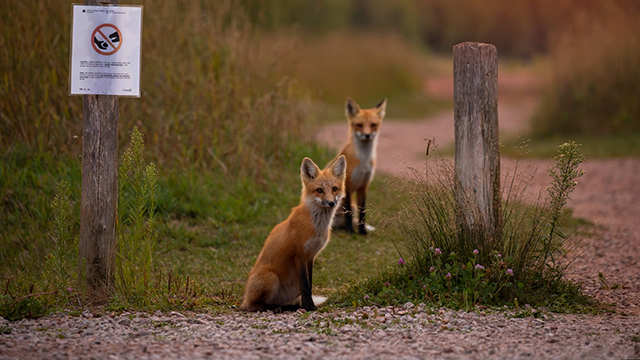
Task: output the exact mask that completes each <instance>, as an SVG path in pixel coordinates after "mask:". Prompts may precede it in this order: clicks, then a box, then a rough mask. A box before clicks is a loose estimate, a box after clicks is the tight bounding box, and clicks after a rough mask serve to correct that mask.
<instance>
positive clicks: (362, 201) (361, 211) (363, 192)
mask: <svg viewBox="0 0 640 360" xmlns="http://www.w3.org/2000/svg"><path fill="white" fill-rule="evenodd" d="M366 202H367V189H366V188H363V189H360V190H358V230H359V231H360V234H361V235H367V228H366V227H365V225H364V219H365V214H366V212H367V211H366Z"/></svg>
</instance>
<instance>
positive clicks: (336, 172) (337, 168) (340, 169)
mask: <svg viewBox="0 0 640 360" xmlns="http://www.w3.org/2000/svg"><path fill="white" fill-rule="evenodd" d="M331 172H332V173H333V176H335V177H337V178H339V179H343V178H344V177H345V175H346V174H347V158H345V157H344V155H340V156H339V157H338V158H337V159H335V160H334V161H333V164H331Z"/></svg>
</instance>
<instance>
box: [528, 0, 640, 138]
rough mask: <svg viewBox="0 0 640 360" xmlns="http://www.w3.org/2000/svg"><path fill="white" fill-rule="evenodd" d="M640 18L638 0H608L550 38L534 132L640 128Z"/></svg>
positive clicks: (580, 13)
mask: <svg viewBox="0 0 640 360" xmlns="http://www.w3.org/2000/svg"><path fill="white" fill-rule="evenodd" d="M639 18H640V6H639V5H638V2H636V1H610V2H606V3H604V4H600V5H599V6H594V7H593V8H592V9H591V10H590V11H587V10H583V11H578V12H576V14H575V16H574V17H573V18H572V20H571V21H570V22H569V24H568V26H567V27H566V28H565V29H564V31H563V32H561V33H560V34H559V35H558V36H557V37H556V38H555V39H554V40H555V41H554V43H553V46H552V50H551V63H552V64H551V67H552V69H551V70H552V74H551V78H550V81H549V83H548V86H547V88H546V90H545V94H544V99H543V103H542V106H541V109H540V111H539V113H538V114H537V116H536V118H535V120H534V131H535V132H536V133H538V134H540V135H552V134H557V133H564V134H585V135H587V134H589V135H602V134H623V133H629V132H640V102H638V100H637V99H638V98H639V97H640V22H638V19H639Z"/></svg>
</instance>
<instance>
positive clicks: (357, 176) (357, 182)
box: [350, 139, 378, 190]
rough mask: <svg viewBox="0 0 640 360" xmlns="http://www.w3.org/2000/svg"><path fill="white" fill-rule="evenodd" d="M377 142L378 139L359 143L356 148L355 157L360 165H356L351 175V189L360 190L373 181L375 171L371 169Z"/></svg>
mask: <svg viewBox="0 0 640 360" xmlns="http://www.w3.org/2000/svg"><path fill="white" fill-rule="evenodd" d="M377 141H378V139H375V140H373V141H371V142H368V143H364V144H362V143H361V144H359V146H357V147H356V156H357V157H358V160H360V164H358V166H356V167H355V168H354V169H353V172H352V173H351V184H350V185H351V189H353V190H356V189H360V188H362V187H364V186H365V185H367V184H368V183H369V182H370V181H371V179H373V175H374V173H375V171H376V169H375V168H374V167H373V161H374V160H375V158H376V152H375V149H376V142H377Z"/></svg>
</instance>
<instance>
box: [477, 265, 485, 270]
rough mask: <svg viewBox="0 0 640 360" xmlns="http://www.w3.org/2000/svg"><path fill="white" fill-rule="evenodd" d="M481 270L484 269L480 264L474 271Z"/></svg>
mask: <svg viewBox="0 0 640 360" xmlns="http://www.w3.org/2000/svg"><path fill="white" fill-rule="evenodd" d="M483 269H484V266H482V265H480V264H478V265H476V270H483Z"/></svg>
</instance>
